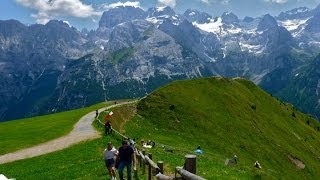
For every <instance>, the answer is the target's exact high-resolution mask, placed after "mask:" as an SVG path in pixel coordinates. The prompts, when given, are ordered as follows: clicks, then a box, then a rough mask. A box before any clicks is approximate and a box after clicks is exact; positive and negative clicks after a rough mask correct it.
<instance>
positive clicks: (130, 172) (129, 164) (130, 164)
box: [127, 163, 132, 180]
mask: <svg viewBox="0 0 320 180" xmlns="http://www.w3.org/2000/svg"><path fill="white" fill-rule="evenodd" d="M127 176H128V177H127V178H128V180H131V179H132V163H128V164H127Z"/></svg>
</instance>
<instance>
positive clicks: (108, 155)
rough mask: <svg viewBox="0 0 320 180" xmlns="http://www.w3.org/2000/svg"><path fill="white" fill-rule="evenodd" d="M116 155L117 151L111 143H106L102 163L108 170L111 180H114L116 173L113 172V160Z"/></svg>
mask: <svg viewBox="0 0 320 180" xmlns="http://www.w3.org/2000/svg"><path fill="white" fill-rule="evenodd" d="M117 155H118V151H117V149H115V148H114V147H113V145H112V143H111V142H109V143H108V146H107V148H106V149H105V150H104V152H103V156H104V162H105V164H106V167H107V169H108V172H109V175H110V177H111V180H116V171H115V158H116V157H117Z"/></svg>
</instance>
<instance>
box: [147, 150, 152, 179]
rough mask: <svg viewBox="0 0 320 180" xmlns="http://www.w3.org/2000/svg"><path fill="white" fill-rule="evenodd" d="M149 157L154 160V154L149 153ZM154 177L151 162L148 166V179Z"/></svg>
mask: <svg viewBox="0 0 320 180" xmlns="http://www.w3.org/2000/svg"><path fill="white" fill-rule="evenodd" d="M148 157H149V159H151V160H152V154H151V153H149V154H148ZM151 179H152V167H151V164H150V163H149V168H148V180H151Z"/></svg>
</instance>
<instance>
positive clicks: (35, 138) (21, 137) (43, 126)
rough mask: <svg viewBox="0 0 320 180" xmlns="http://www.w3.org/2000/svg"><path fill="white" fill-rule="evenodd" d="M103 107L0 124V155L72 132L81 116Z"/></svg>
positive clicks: (103, 104) (96, 106)
mask: <svg viewBox="0 0 320 180" xmlns="http://www.w3.org/2000/svg"><path fill="white" fill-rule="evenodd" d="M110 103H112V102H110ZM105 106H106V103H100V104H97V105H93V106H90V107H87V108H81V109H76V110H72V111H66V112H62V113H56V114H50V115H45V116H38V117H34V118H27V119H20V120H14V121H8V122H3V123H0V137H1V141H0V155H1V154H6V153H8V152H13V151H16V150H19V149H23V148H26V147H31V146H33V145H36V144H39V143H43V142H46V141H48V140H51V139H55V138H57V137H60V136H63V135H65V134H67V133H69V132H70V131H71V130H72V128H73V125H74V124H75V123H76V122H77V121H79V119H80V118H81V117H82V116H84V115H85V114H87V113H89V112H91V111H94V110H96V109H99V108H102V107H105Z"/></svg>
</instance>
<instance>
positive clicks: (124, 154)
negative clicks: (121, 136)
mask: <svg viewBox="0 0 320 180" xmlns="http://www.w3.org/2000/svg"><path fill="white" fill-rule="evenodd" d="M117 161H118V162H119V166H118V171H119V177H120V180H123V169H124V167H125V166H127V179H128V180H131V179H132V173H131V172H132V165H133V170H134V171H135V170H136V159H135V156H134V150H133V148H132V147H130V146H129V145H128V141H127V140H124V141H122V146H121V147H120V148H119V154H118V156H117Z"/></svg>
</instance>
